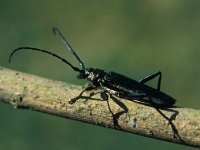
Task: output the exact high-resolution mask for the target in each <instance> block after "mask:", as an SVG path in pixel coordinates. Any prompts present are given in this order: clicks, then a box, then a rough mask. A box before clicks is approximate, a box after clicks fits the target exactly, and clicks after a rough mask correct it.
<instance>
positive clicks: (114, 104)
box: [0, 68, 200, 147]
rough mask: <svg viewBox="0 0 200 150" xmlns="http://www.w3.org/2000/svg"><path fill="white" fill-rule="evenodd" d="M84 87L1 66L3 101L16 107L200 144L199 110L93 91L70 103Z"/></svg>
mask: <svg viewBox="0 0 200 150" xmlns="http://www.w3.org/2000/svg"><path fill="white" fill-rule="evenodd" d="M82 89H83V88H82V87H80V86H75V85H71V84H67V83H64V82H60V81H52V80H49V79H45V78H42V77H38V76H33V75H28V74H25V73H21V72H16V71H13V70H8V69H5V68H0V101H3V102H6V103H8V104H12V105H13V106H14V108H23V109H31V110H36V111H41V112H43V113H48V114H51V115H57V116H60V117H64V118H70V119H74V120H79V121H83V122H88V123H91V124H96V125H99V126H103V127H108V128H115V129H118V130H122V131H126V132H131V133H134V134H139V135H143V136H147V137H151V138H156V139H161V140H165V141H169V142H173V143H179V144H184V145H189V146H193V147H200V111H199V110H194V109H189V108H170V109H165V110H164V109H158V108H154V107H151V106H146V105H144V104H139V103H136V102H132V101H128V100H125V99H118V98H115V97H110V98H109V100H108V101H103V100H101V99H100V96H99V94H96V95H94V96H92V97H89V96H88V95H90V94H89V93H91V92H86V93H85V95H84V96H83V97H82V98H81V99H79V100H78V101H77V102H75V103H74V104H69V103H68V102H69V101H70V100H71V99H72V98H74V97H76V96H77V95H79V93H80V92H81V91H82ZM95 92H99V91H98V90H97V91H95ZM119 100H120V101H119ZM126 111H128V112H126Z"/></svg>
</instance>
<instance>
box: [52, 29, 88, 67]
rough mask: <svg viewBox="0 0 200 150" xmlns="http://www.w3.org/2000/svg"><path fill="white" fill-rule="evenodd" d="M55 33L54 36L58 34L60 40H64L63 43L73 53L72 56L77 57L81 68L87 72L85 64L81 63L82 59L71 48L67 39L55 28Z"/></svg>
mask: <svg viewBox="0 0 200 150" xmlns="http://www.w3.org/2000/svg"><path fill="white" fill-rule="evenodd" d="M53 33H54V35H56V33H58V34H59V35H60V38H61V39H62V41H63V42H64V43H65V45H66V47H67V49H68V50H69V51H70V52H71V53H72V55H74V56H75V57H76V59H77V60H78V62H79V65H80V66H81V69H82V70H85V66H84V64H83V62H82V61H81V59H80V58H79V57H78V55H77V54H76V52H75V51H74V50H73V49H72V47H71V46H70V44H69V43H68V42H67V40H66V38H65V37H64V36H63V34H62V33H61V32H60V31H59V29H58V28H56V27H53Z"/></svg>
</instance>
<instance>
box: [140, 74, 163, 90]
mask: <svg viewBox="0 0 200 150" xmlns="http://www.w3.org/2000/svg"><path fill="white" fill-rule="evenodd" d="M157 76H159V77H158V83H157V90H158V91H160V86H161V77H162V73H161V72H160V71H157V72H155V73H153V74H150V75H148V76H146V77H144V78H143V79H140V80H139V83H143V84H144V83H146V82H148V81H150V80H152V79H154V78H155V77H157Z"/></svg>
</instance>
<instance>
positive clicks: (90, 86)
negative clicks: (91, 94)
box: [69, 85, 97, 104]
mask: <svg viewBox="0 0 200 150" xmlns="http://www.w3.org/2000/svg"><path fill="white" fill-rule="evenodd" d="M96 88H97V87H96V86H93V85H89V86H88V87H86V88H85V89H84V90H83V91H82V92H81V93H80V94H79V95H78V96H77V97H75V98H72V99H71V100H70V101H69V104H73V103H75V102H76V101H77V100H78V99H80V98H81V97H82V95H83V93H84V92H86V91H91V90H94V89H96Z"/></svg>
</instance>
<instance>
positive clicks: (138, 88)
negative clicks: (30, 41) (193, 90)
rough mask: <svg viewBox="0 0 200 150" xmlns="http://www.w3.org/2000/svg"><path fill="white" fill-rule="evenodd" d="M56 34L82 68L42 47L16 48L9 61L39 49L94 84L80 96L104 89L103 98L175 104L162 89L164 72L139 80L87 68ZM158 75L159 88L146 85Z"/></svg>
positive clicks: (67, 44) (167, 104)
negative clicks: (113, 96) (19, 54)
mask: <svg viewBox="0 0 200 150" xmlns="http://www.w3.org/2000/svg"><path fill="white" fill-rule="evenodd" d="M53 33H54V35H57V34H58V35H59V37H60V38H61V40H62V41H63V42H64V44H65V45H66V47H67V49H68V50H69V51H70V52H71V53H72V55H73V56H74V57H75V58H76V59H77V61H78V62H79V65H80V68H78V67H75V66H73V65H72V64H71V63H70V62H68V61H67V60H66V59H64V58H62V57H60V56H58V55H57V54H55V53H52V52H50V51H47V50H43V49H40V48H34V47H19V48H16V49H14V50H13V51H12V52H11V54H10V57H9V63H10V62H11V58H12V56H13V55H14V54H15V53H16V52H17V51H20V50H33V51H39V52H42V53H46V54H49V55H52V56H54V57H56V58H58V59H59V60H61V61H63V62H64V63H66V64H68V65H69V66H70V67H71V68H72V69H73V70H74V71H76V72H78V73H79V74H78V76H77V78H78V79H87V80H89V81H90V82H91V83H92V85H90V86H88V87H87V88H85V89H84V90H83V91H82V92H81V93H80V95H79V96H78V97H80V96H81V95H82V94H83V93H84V92H85V91H91V90H93V89H98V88H100V89H102V91H103V92H102V93H101V94H100V95H101V97H102V98H103V99H108V94H110V95H115V96H117V97H119V98H124V99H128V100H137V101H140V102H145V103H148V104H151V105H153V106H157V107H171V106H173V105H174V104H175V102H176V100H175V99H174V98H172V97H171V96H169V95H167V94H165V93H163V92H162V91H160V86H161V77H162V74H161V72H160V71H157V72H155V73H153V74H150V75H148V76H146V77H144V78H142V79H141V80H139V81H136V80H134V79H131V78H128V77H126V76H124V75H121V74H119V73H116V72H105V71H104V70H102V69H98V68H85V66H84V63H83V62H82V60H81V59H80V58H79V57H78V55H77V54H76V52H75V51H74V50H73V49H72V47H71V46H70V44H69V43H68V41H67V40H66V38H65V37H64V36H63V34H62V33H61V32H60V31H59V29H58V28H56V27H54V28H53ZM156 77H158V82H157V88H156V89H155V88H153V87H150V86H148V85H146V84H145V83H147V82H148V81H150V80H152V79H154V78H156ZM75 101H76V98H74V99H72V100H71V101H70V102H69V103H70V104H73V103H74V102H75Z"/></svg>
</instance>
